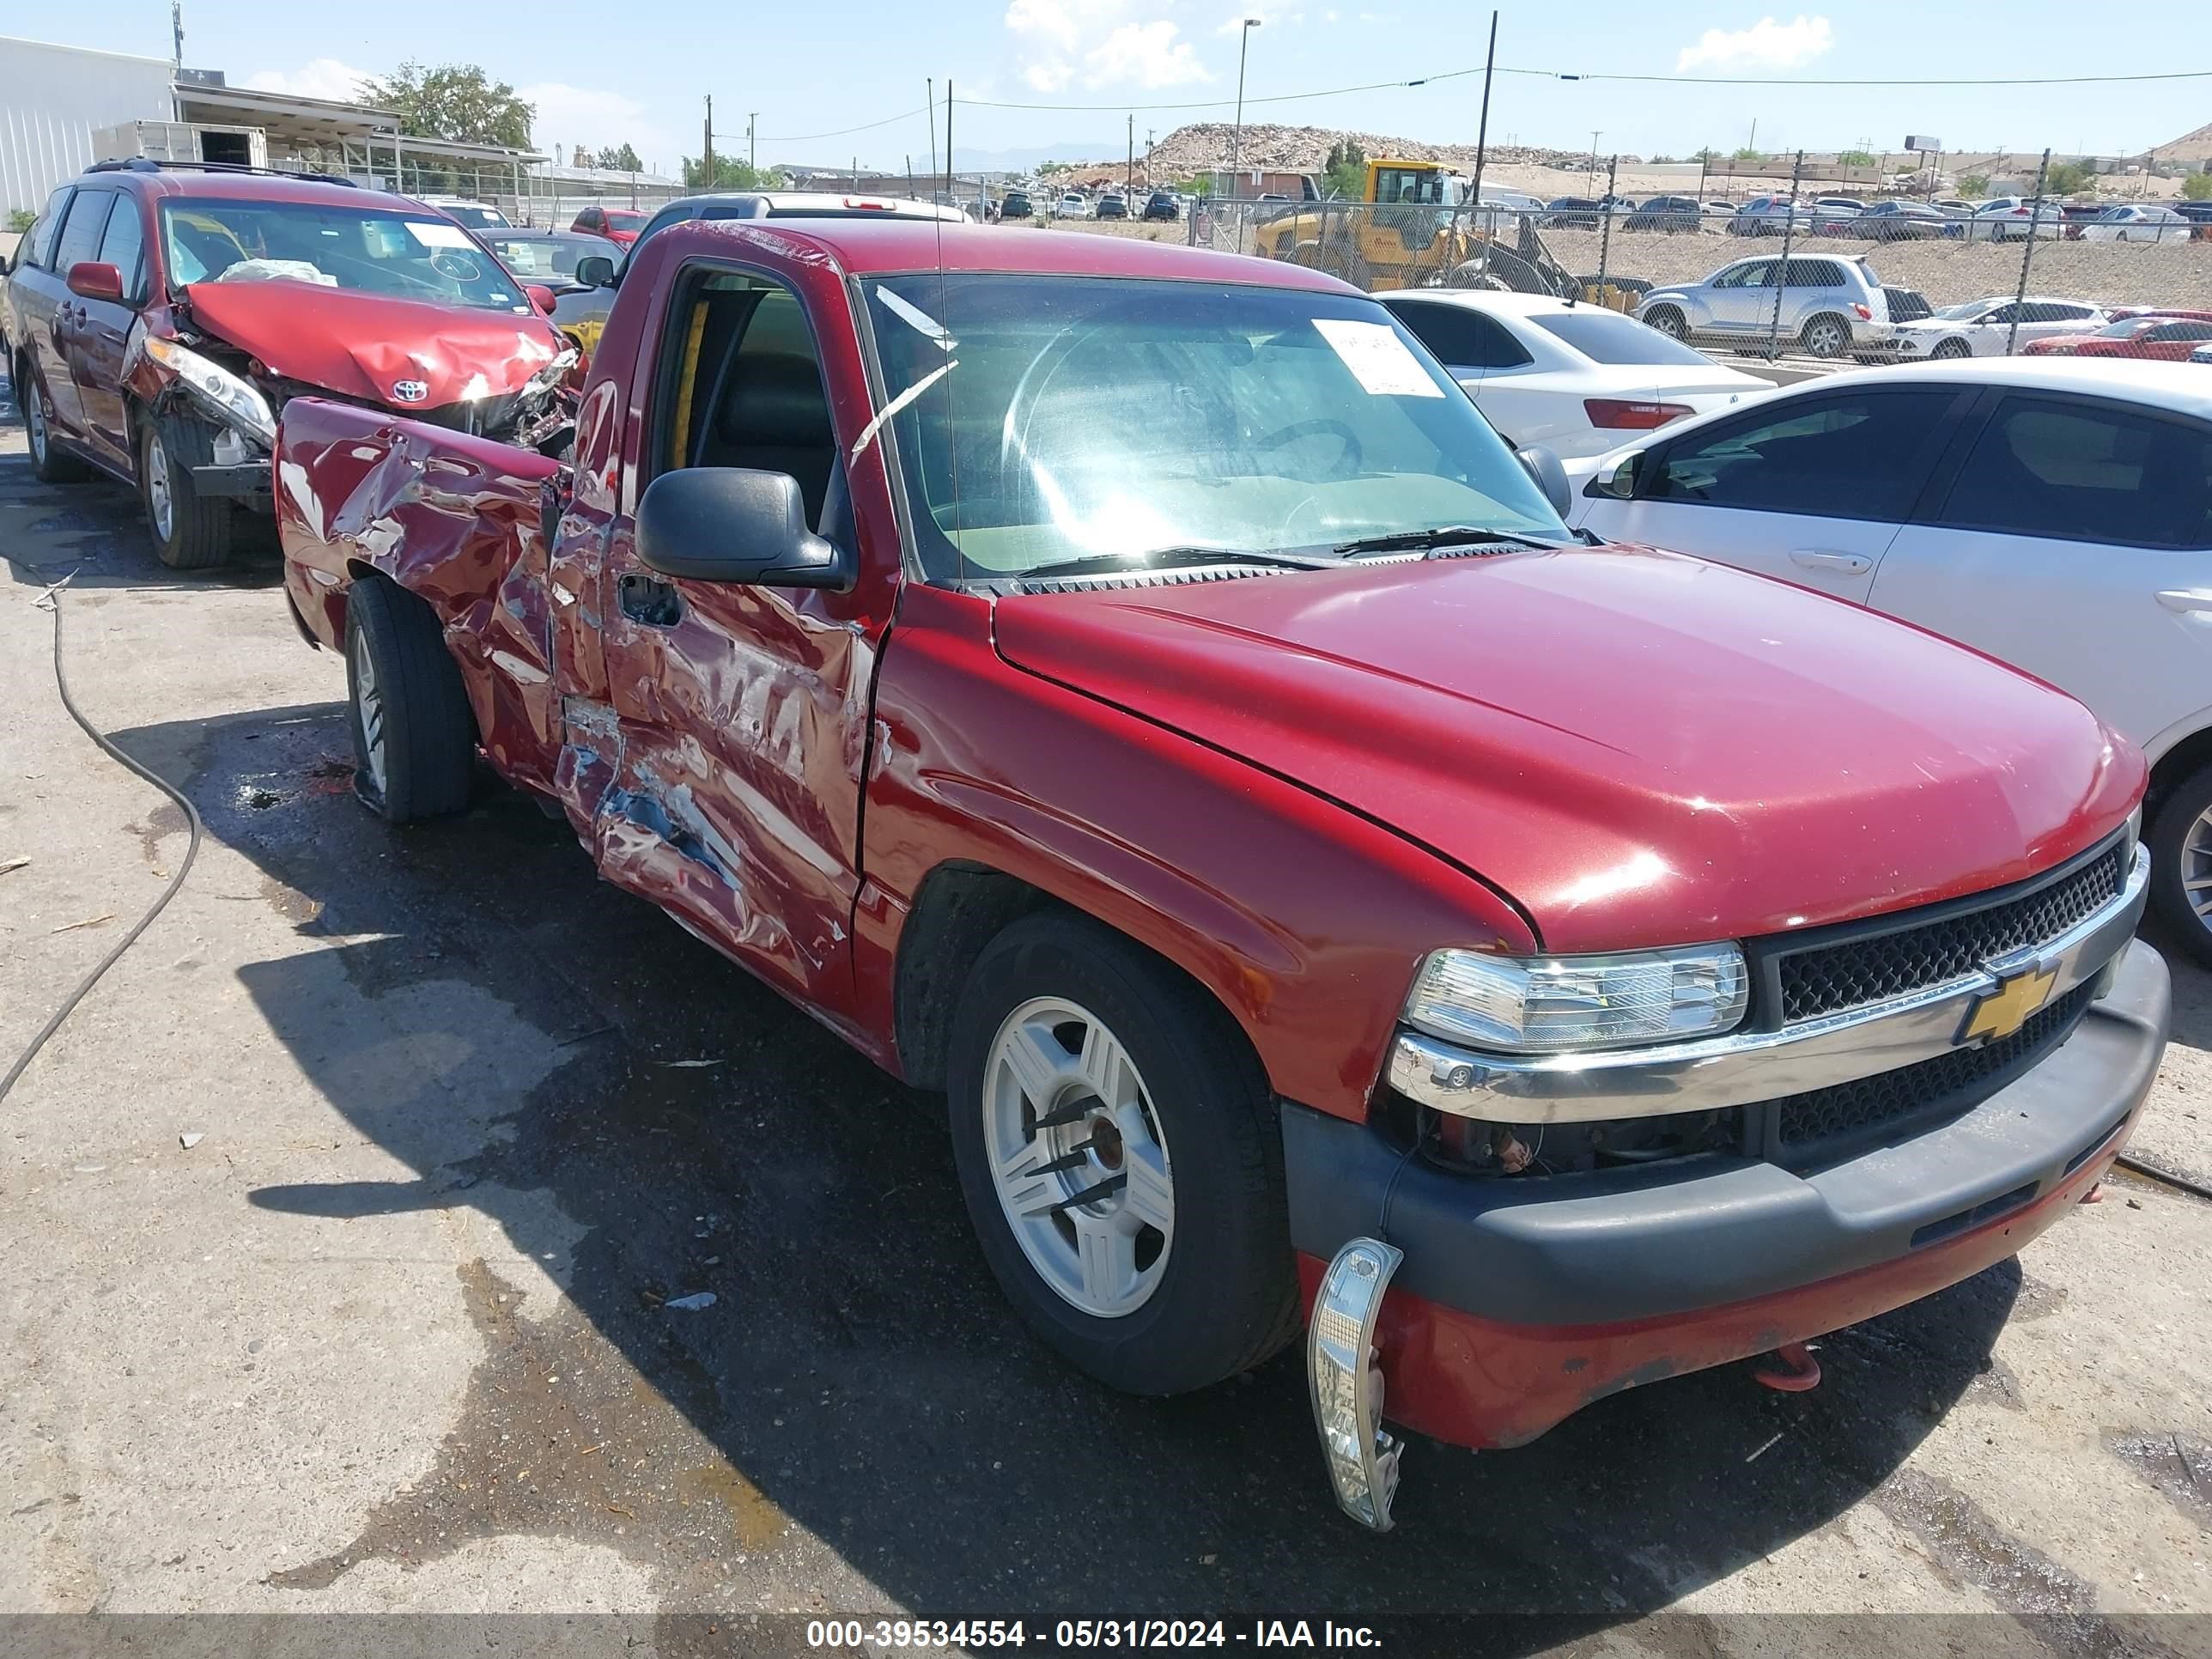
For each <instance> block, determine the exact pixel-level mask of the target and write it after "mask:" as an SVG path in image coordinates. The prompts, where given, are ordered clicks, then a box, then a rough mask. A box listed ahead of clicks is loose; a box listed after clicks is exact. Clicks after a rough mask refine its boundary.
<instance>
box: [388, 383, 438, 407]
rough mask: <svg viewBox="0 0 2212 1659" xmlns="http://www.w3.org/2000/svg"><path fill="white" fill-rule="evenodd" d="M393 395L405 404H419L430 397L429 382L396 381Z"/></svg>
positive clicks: (393, 385) (393, 386) (393, 384)
mask: <svg viewBox="0 0 2212 1659" xmlns="http://www.w3.org/2000/svg"><path fill="white" fill-rule="evenodd" d="M429 395H430V383H429V382H428V380H394V381H393V382H392V396H393V397H395V398H398V400H399V401H400V402H401V403H403V404H419V403H421V402H422V400H423V399H424V398H427V397H428V396H429Z"/></svg>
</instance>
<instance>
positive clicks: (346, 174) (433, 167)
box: [273, 150, 691, 230]
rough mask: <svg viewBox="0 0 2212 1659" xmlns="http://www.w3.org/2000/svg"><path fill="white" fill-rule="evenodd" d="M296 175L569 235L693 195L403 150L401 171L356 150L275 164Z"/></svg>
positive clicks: (637, 181)
mask: <svg viewBox="0 0 2212 1659" xmlns="http://www.w3.org/2000/svg"><path fill="white" fill-rule="evenodd" d="M273 165H275V166H276V167H278V168H279V169H281V170H283V171H285V172H291V173H325V174H327V175H330V176H331V177H335V178H346V179H352V180H353V181H354V182H355V183H356V184H359V185H367V186H368V187H369V188H371V189H374V190H389V191H397V192H398V194H400V195H402V196H411V197H416V199H417V200H421V199H422V198H425V197H428V198H431V199H433V200H435V199H436V198H439V197H454V198H457V199H459V200H461V201H465V202H481V203H483V204H484V205H486V206H487V207H492V208H496V209H497V210H499V211H500V212H501V214H502V215H504V216H505V217H506V219H507V222H508V223H509V224H513V225H521V226H527V227H531V228H536V229H539V230H565V229H567V228H568V227H569V226H570V225H572V224H574V222H575V219H576V216H577V215H578V214H580V213H581V212H582V211H583V210H585V209H586V208H587V207H601V208H608V209H615V208H621V209H635V210H637V211H639V212H641V213H644V214H647V215H648V216H649V215H650V214H652V213H653V210H655V209H656V208H659V207H660V206H662V205H663V204H665V203H668V202H671V201H673V200H674V199H675V198H676V197H679V196H684V195H689V194H690V193H691V192H690V191H688V190H686V188H685V187H684V185H682V184H680V183H678V181H676V180H674V179H662V178H657V177H647V176H646V175H643V174H635V175H633V174H627V173H617V172H614V171H612V170H611V169H586V168H577V167H566V168H545V167H532V166H531V165H529V164H526V163H518V162H487V163H484V164H483V165H480V166H471V165H468V164H466V163H459V162H454V161H442V160H440V159H437V158H435V157H426V158H422V159H416V158H415V157H411V156H409V155H407V154H406V153H405V152H404V150H403V151H402V152H401V155H400V160H399V163H398V167H397V169H396V170H395V169H394V167H393V166H392V162H391V160H390V158H389V155H378V156H377V157H376V158H375V160H374V161H370V162H364V161H362V158H361V155H360V153H359V152H358V151H357V150H356V151H355V152H354V153H353V154H352V155H344V154H342V153H338V152H331V153H327V154H325V155H319V156H318V155H313V154H309V155H302V156H297V157H287V158H284V159H282V160H279V161H276V162H274V163H273Z"/></svg>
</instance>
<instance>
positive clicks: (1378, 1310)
mask: <svg viewBox="0 0 2212 1659" xmlns="http://www.w3.org/2000/svg"><path fill="white" fill-rule="evenodd" d="M1405 1259H1406V1253H1405V1252H1404V1251H1403V1250H1401V1249H1398V1248H1397V1247H1396V1246H1395V1245H1390V1244H1385V1243H1383V1242H1382V1241H1381V1240H1380V1239H1375V1238H1355V1239H1353V1240H1352V1242H1351V1243H1348V1244H1346V1246H1345V1247H1344V1248H1343V1249H1340V1250H1339V1251H1338V1252H1337V1253H1336V1259H1335V1260H1334V1261H1331V1262H1330V1263H1329V1264H1328V1272H1327V1273H1324V1274H1322V1281H1321V1290H1320V1291H1319V1292H1318V1293H1317V1294H1316V1296H1315V1297H1314V1307H1313V1322H1312V1326H1311V1328H1310V1330H1309V1331H1308V1333H1307V1336H1306V1382H1307V1384H1308V1387H1309V1389H1310V1391H1311V1394H1312V1396H1313V1411H1314V1427H1315V1428H1316V1430H1318V1431H1320V1434H1321V1450H1322V1460H1323V1461H1324V1462H1327V1464H1328V1480H1329V1485H1330V1486H1331V1487H1332V1488H1333V1489H1334V1492H1335V1493H1336V1501H1337V1503H1338V1504H1339V1505H1340V1507H1341V1508H1342V1509H1343V1510H1344V1512H1345V1513H1346V1515H1348V1516H1351V1517H1352V1519H1353V1520H1355V1521H1357V1522H1359V1524H1360V1525H1361V1526H1363V1527H1367V1528H1371V1529H1372V1530H1374V1531H1376V1532H1388V1531H1389V1530H1390V1501H1391V1499H1392V1498H1395V1496H1396V1495H1397V1491H1398V1457H1399V1454H1400V1453H1401V1451H1402V1450H1403V1448H1402V1447H1401V1446H1400V1444H1399V1443H1398V1442H1397V1441H1396V1440H1395V1439H1394V1438H1392V1437H1390V1436H1389V1434H1387V1433H1385V1432H1384V1431H1383V1367H1382V1364H1381V1361H1380V1359H1379V1358H1378V1357H1377V1355H1376V1347H1375V1327H1376V1321H1377V1320H1378V1319H1379V1318H1380V1317H1381V1316H1382V1312H1383V1291H1386V1290H1388V1289H1389V1286H1390V1276H1391V1275H1392V1274H1393V1273H1396V1272H1397V1271H1398V1264H1399V1263H1400V1262H1401V1261H1404V1260H1405Z"/></svg>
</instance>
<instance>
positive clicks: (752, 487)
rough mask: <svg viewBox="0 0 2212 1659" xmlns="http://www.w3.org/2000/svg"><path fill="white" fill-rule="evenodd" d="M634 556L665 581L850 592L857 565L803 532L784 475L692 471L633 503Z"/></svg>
mask: <svg viewBox="0 0 2212 1659" xmlns="http://www.w3.org/2000/svg"><path fill="white" fill-rule="evenodd" d="M637 556H638V557H639V558H640V559H641V560H642V561H643V562H645V564H646V566H647V568H650V569H653V570H658V571H659V572H660V574H662V575H664V576H680V577H684V578H686V579H688V580H692V581H702V582H746V583H750V584H752V585H754V586H760V587H832V588H838V589H843V588H848V587H850V586H852V585H853V579H854V575H855V574H856V568H855V566H856V561H855V560H854V556H853V555H852V554H850V553H848V552H847V551H846V550H844V549H842V548H840V547H837V546H836V545H835V544H832V543H829V542H826V541H824V540H823V538H821V537H819V536H817V535H816V534H815V533H814V532H812V531H811V530H809V529H808V528H807V527H806V502H805V498H804V497H803V496H802V495H800V494H799V480H798V479H796V478H794V477H792V476H791V475H790V474H789V473H788V472H761V471H756V470H754V469H753V468H751V467H745V466H692V467H685V468H684V469H683V470H681V471H675V472H664V473H662V474H661V475H660V476H659V477H657V478H655V479H654V480H653V482H652V483H649V484H647V486H646V489H645V494H644V495H643V496H642V497H641V498H640V500H639V501H638V504H637Z"/></svg>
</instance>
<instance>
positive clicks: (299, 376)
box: [185, 281, 561, 410]
mask: <svg viewBox="0 0 2212 1659" xmlns="http://www.w3.org/2000/svg"><path fill="white" fill-rule="evenodd" d="M185 298H186V299H187V300H188V301H190V302H191V314H192V322H193V324H194V325H196V326H197V327H198V328H200V329H203V330H204V331H207V332H208V333H210V334H213V335H215V336H216V337H219V338H221V339H222V340H224V341H225V342H227V343H229V344H231V345H234V346H236V347H237V348H238V349H240V350H241V351H246V352H250V353H252V355H253V356H256V357H258V358H259V359H260V360H261V361H262V362H264V363H266V364H267V365H268V366H269V368H270V371H271V372H272V373H274V374H281V375H283V377H284V378H285V379H287V380H303V381H305V382H307V384H308V385H310V386H321V387H324V388H325V390H328V391H331V392H337V393H339V394H340V395H341V396H343V397H348V398H365V399H367V400H368V401H370V402H374V403H379V404H385V405H386V406H387V407H390V408H392V409H400V410H408V409H415V410H422V409H437V408H441V407H442V406H443V405H445V404H453V403H459V402H462V401H463V400H465V399H470V398H496V397H499V396H501V395H503V394H505V393H507V392H517V391H520V389H521V388H522V386H524V385H525V384H526V383H527V382H528V381H529V380H530V378H531V377H532V375H534V374H537V373H538V370H539V369H541V368H544V367H545V365H546V364H547V363H549V362H552V361H553V358H554V356H556V354H557V353H558V352H559V350H560V349H561V342H560V340H559V338H558V337H557V336H556V334H555V333H554V331H553V329H552V327H551V325H549V324H548V323H547V322H546V321H545V319H544V318H542V317H539V316H537V315H535V314H534V313H533V314H530V315H524V314H523V313H519V312H517V313H510V312H503V311H487V310H477V309H473V308H471V307H460V306H442V305H428V304H423V303H422V302H420V301H414V300H394V299H390V298H387V297H386V296H385V295H380V294H361V293H356V292H350V291H349V290H347V289H337V288H325V287H322V286H321V285H319V284H318V283H292V282H281V281H279V282H263V283H193V284H192V285H191V287H189V288H187V289H185ZM402 381H414V382H418V383H420V385H421V386H422V388H423V392H422V396H421V397H418V398H404V397H402V396H400V395H399V394H398V393H396V392H394V391H393V390H392V387H393V386H396V385H398V383H400V382H402Z"/></svg>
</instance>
